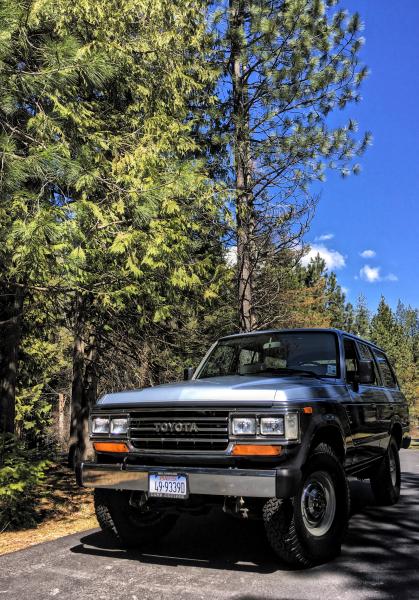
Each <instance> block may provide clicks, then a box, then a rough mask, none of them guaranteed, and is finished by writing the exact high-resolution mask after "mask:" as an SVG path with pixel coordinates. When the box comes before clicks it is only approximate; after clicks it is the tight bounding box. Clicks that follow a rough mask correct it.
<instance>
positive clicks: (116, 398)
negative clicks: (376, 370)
mask: <svg viewBox="0 0 419 600" xmlns="http://www.w3.org/2000/svg"><path fill="white" fill-rule="evenodd" d="M341 394H342V384H340V385H339V384H337V382H336V381H335V380H334V379H330V380H328V381H327V382H326V381H324V380H323V381H322V380H318V379H315V378H313V379H311V378H309V377H304V376H303V377H301V376H286V377H267V376H263V377H261V376H254V375H252V376H241V375H228V376H224V377H209V378H207V379H192V380H190V381H182V382H178V383H168V384H164V385H158V386H155V387H149V388H143V389H141V390H127V391H124V392H115V393H112V394H106V395H105V396H103V397H102V398H101V399H100V400H99V401H98V404H99V405H102V406H103V405H118V406H121V405H125V406H132V405H144V406H156V405H167V404H173V403H176V404H177V405H178V406H179V405H180V406H182V405H183V406H188V405H189V406H190V405H192V406H196V405H198V404H200V405H205V404H211V405H212V406H214V405H224V404H229V405H232V404H240V405H243V404H244V405H246V404H247V403H249V404H250V403H251V404H252V405H254V404H255V403H256V404H258V405H259V406H272V404H273V403H274V402H285V401H301V400H305V401H308V400H310V399H311V398H312V399H320V398H324V399H330V398H331V397H336V396H340V395H341Z"/></svg>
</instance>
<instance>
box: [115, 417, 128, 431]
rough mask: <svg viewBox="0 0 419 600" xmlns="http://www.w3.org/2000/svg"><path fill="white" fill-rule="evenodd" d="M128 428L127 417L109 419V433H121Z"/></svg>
mask: <svg viewBox="0 0 419 600" xmlns="http://www.w3.org/2000/svg"><path fill="white" fill-rule="evenodd" d="M127 430H128V419H127V418H126V417H122V418H119V419H111V433H112V434H113V435H123V434H124V433H126V432H127Z"/></svg>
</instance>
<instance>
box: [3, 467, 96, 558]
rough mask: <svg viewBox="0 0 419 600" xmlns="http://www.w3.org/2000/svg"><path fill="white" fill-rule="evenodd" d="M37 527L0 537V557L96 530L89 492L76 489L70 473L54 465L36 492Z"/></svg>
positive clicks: (7, 533) (67, 469) (6, 533)
mask: <svg viewBox="0 0 419 600" xmlns="http://www.w3.org/2000/svg"><path fill="white" fill-rule="evenodd" d="M39 497H40V500H39V503H38V505H37V507H36V520H37V521H38V525H37V526H36V527H31V528H29V529H21V530H19V531H6V532H3V533H2V534H1V535H0V555H2V554H7V553H8V552H15V551H16V550H22V549H23V548H28V547H29V546H33V545H34V544H40V543H41V542H47V541H50V540H55V539H57V538H59V537H61V536H63V535H70V534H72V533H77V532H78V531H85V530H86V529H92V528H93V527H97V521H96V517H95V515H94V509H93V497H92V493H91V491H90V490H86V489H84V488H79V487H78V486H77V484H76V481H75V477H74V472H73V471H72V470H71V469H69V468H67V467H65V466H63V465H60V464H56V465H54V466H53V467H52V468H51V469H50V471H49V472H48V474H47V477H46V480H45V482H44V483H43V484H42V486H41V487H40V490H39Z"/></svg>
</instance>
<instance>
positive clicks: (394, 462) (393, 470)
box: [389, 446, 397, 487]
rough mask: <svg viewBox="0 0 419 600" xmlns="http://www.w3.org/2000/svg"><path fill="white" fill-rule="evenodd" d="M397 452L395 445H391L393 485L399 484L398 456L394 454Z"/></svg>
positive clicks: (390, 459)
mask: <svg viewBox="0 0 419 600" xmlns="http://www.w3.org/2000/svg"><path fill="white" fill-rule="evenodd" d="M395 452H396V450H395V449H394V447H393V446H390V452H389V463H390V477H391V483H392V485H393V487H396V485H397V464H396V457H395V456H394V453H395Z"/></svg>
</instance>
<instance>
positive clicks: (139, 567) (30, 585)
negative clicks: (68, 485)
mask: <svg viewBox="0 0 419 600" xmlns="http://www.w3.org/2000/svg"><path fill="white" fill-rule="evenodd" d="M401 461H402V469H403V479H402V481H403V491H402V497H401V499H400V501H399V503H398V504H397V505H396V506H393V507H388V508H380V507H376V506H374V504H373V500H372V497H371V494H370V490H369V485H368V484H367V483H364V482H358V481H353V482H351V494H352V506H353V508H352V512H353V514H352V517H351V520H350V525H349V531H348V534H347V537H346V540H345V544H344V546H343V549H342V555H341V556H340V557H339V558H337V559H336V560H334V561H332V562H330V563H329V564H326V565H322V566H320V567H315V568H313V569H310V570H306V571H292V570H290V569H289V568H287V567H285V566H283V565H280V564H278V563H277V562H275V560H274V558H273V556H272V554H271V552H270V549H269V547H268V545H267V542H266V541H265V540H264V536H263V531H262V526H261V524H259V523H256V522H241V521H238V520H235V519H231V518H229V517H227V516H225V515H223V514H222V513H221V512H216V511H214V512H212V513H211V514H210V515H208V516H206V517H190V516H184V517H182V518H181V519H179V521H178V524H177V525H176V528H175V529H174V530H173V531H172V532H171V534H170V536H168V537H166V538H165V539H164V540H161V541H158V540H156V542H155V543H153V544H152V545H151V546H150V547H148V548H147V549H144V550H143V551H142V552H127V551H125V550H122V549H120V548H118V547H115V546H112V545H110V544H109V542H108V541H107V540H106V539H105V537H104V536H103V535H102V533H100V532H99V531H98V530H92V531H88V532H83V533H81V534H77V535H71V536H67V537H63V538H61V539H59V540H56V541H54V542H47V543H45V544H40V545H38V546H34V547H32V548H29V549H27V550H21V551H20V552H15V553H12V554H8V555H5V556H3V557H0V600H1V598H5V599H7V600H46V599H47V598H50V597H56V598H59V599H63V600H67V599H70V598H71V599H72V600H73V599H77V600H84V599H89V600H101V599H103V600H105V599H106V600H114V599H119V598H121V599H122V598H123V599H126V600H148V599H153V600H157V599H168V598H171V599H174V600H178V599H179V600H192V599H193V600H195V599H198V598H205V599H211V600H212V599H213V598H214V599H226V598H228V599H232V600H262V599H264V598H267V599H268V598H269V599H271V598H276V599H282V600H303V599H306V598H315V599H319V600H326V599H329V598H330V599H333V600H338V599H345V600H349V599H351V600H352V599H354V600H355V599H356V600H363V599H368V600H370V599H379V600H389V599H397V600H399V599H400V600H404V599H406V600H419V451H414V450H403V451H402V452H401Z"/></svg>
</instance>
